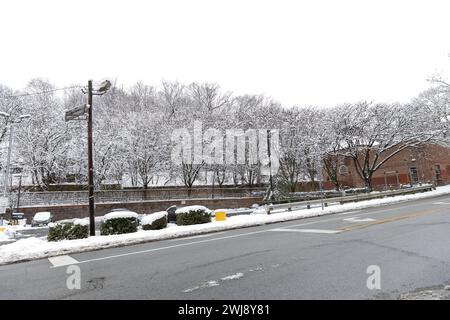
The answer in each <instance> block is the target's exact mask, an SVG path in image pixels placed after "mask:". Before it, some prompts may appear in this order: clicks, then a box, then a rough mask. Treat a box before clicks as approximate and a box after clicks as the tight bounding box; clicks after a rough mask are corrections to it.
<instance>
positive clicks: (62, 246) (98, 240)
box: [0, 186, 450, 264]
mask: <svg viewBox="0 0 450 320" xmlns="http://www.w3.org/2000/svg"><path fill="white" fill-rule="evenodd" d="M445 194H450V186H444V187H438V188H437V189H436V190H433V191H429V192H425V193H418V194H412V195H403V196H396V197H388V198H383V199H373V200H366V201H361V202H356V203H346V204H343V205H338V206H333V207H326V208H325V209H324V210H322V209H321V208H312V209H303V210H295V211H291V212H280V213H273V214H270V215H267V214H261V213H262V212H263V211H261V210H256V211H255V212H257V213H259V214H251V215H238V216H234V217H229V218H227V220H226V221H213V222H210V223H205V224H199V225H190V226H176V225H169V226H168V227H167V228H165V229H162V230H148V231H144V230H139V231H138V232H135V233H129V234H122V235H110V236H95V237H89V238H87V239H79V240H63V241H59V242H47V240H46V239H42V238H34V237H33V238H28V239H22V240H18V241H17V242H15V243H12V244H7V245H3V246H1V247H0V264H7V263H14V262H19V261H26V260H32V259H40V258H46V257H51V256H56V255H63V254H69V253H77V252H84V251H91V250H96V249H103V248H110V247H117V246H124V245H130V244H137V243H142V242H149V241H156V240H164V239H172V238H178V237H186V236H193V235H199V234H204V233H209V232H217V231H223V230H230V229H237V228H245V227H251V226H258V225H264V224H269V223H275V222H283V221H290V220H296V219H302V218H308V217H315V216H321V215H327V214H333V213H339V212H343V211H349V210H355V209H363V208H370V207H376V206H380V205H385V204H391V203H396V202H402V201H407V200H415V199H423V198H431V197H435V196H439V195H445Z"/></svg>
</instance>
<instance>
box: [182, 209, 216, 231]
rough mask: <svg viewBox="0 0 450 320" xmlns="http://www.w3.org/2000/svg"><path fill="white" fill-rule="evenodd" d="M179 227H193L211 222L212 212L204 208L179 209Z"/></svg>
mask: <svg viewBox="0 0 450 320" xmlns="http://www.w3.org/2000/svg"><path fill="white" fill-rule="evenodd" d="M175 214H176V216H177V225H179V226H183V225H191V224H200V223H208V222H211V210H209V209H208V208H206V207H204V206H188V207H183V208H180V209H177V211H175Z"/></svg>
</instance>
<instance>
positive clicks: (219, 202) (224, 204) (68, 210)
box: [18, 197, 262, 222]
mask: <svg viewBox="0 0 450 320" xmlns="http://www.w3.org/2000/svg"><path fill="white" fill-rule="evenodd" d="M261 202H262V198H261V197H248V198H221V199H186V200H149V201H136V202H124V203H116V202H115V203H98V204H96V208H95V215H96V216H103V215H105V214H106V213H108V212H110V211H111V210H112V209H117V208H126V209H129V210H131V211H135V212H137V213H141V214H147V213H152V212H156V211H163V210H166V209H167V208H168V207H170V206H173V205H177V206H188V205H204V206H206V207H208V208H210V209H222V208H241V207H249V206H251V205H252V204H254V203H258V204H261ZM39 211H50V212H51V213H53V214H54V216H55V220H62V219H70V218H85V217H88V216H89V206H88V205H87V204H76V205H53V206H33V207H20V208H19V210H18V212H23V213H25V216H26V218H27V221H28V222H30V221H31V219H32V217H33V216H34V214H35V213H36V212H39Z"/></svg>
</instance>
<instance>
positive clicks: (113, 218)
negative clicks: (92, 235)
mask: <svg viewBox="0 0 450 320" xmlns="http://www.w3.org/2000/svg"><path fill="white" fill-rule="evenodd" d="M138 217H139V216H138V214H137V213H136V212H131V211H117V212H111V213H108V214H106V215H105V216H104V217H103V222H102V224H101V225H100V234H101V235H110V234H123V233H132V232H136V231H137V227H138V224H139V220H138Z"/></svg>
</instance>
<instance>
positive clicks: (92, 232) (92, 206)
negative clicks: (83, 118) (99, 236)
mask: <svg viewBox="0 0 450 320" xmlns="http://www.w3.org/2000/svg"><path fill="white" fill-rule="evenodd" d="M87 94H88V99H87V109H88V110H87V111H88V119H87V121H88V125H87V128H88V179H89V182H88V183H89V231H90V235H91V236H95V203H94V159H93V156H92V154H93V151H92V149H93V146H92V80H89V81H88V92H87Z"/></svg>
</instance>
